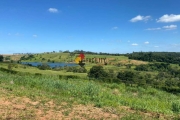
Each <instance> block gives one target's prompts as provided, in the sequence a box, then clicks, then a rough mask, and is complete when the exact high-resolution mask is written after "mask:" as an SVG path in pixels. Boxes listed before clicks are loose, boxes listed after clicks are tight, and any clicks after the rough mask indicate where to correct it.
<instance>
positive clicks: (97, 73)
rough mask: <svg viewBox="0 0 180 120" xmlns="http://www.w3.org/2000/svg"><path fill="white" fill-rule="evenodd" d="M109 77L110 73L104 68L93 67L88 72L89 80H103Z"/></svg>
mask: <svg viewBox="0 0 180 120" xmlns="http://www.w3.org/2000/svg"><path fill="white" fill-rule="evenodd" d="M107 76H108V73H107V72H106V71H105V70H104V69H103V67H102V66H93V67H92V68H91V69H90V71H89V72H88V77H89V78H95V79H103V78H106V77H107Z"/></svg>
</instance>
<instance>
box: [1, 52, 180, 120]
mask: <svg viewBox="0 0 180 120" xmlns="http://www.w3.org/2000/svg"><path fill="white" fill-rule="evenodd" d="M77 55H78V54H71V55H70V53H43V54H34V55H25V56H24V55H22V56H19V55H13V56H10V57H9V58H10V60H9V61H10V62H8V61H5V62H2V63H0V89H1V90H0V98H1V99H0V103H1V106H0V111H1V112H0V119H18V120H19V119H42V120H43V119H89V120H90V119H122V120H129V119H135V120H141V119H142V120H144V119H147V120H152V119H155V120H156V119H167V120H169V119H172V120H174V119H179V118H180V116H179V113H180V95H179V91H180V80H179V78H180V67H179V65H178V64H169V63H166V62H155V61H152V62H151V61H140V60H133V59H129V58H128V57H127V56H123V55H120V56H115V55H95V54H85V61H84V62H85V63H86V65H85V66H84V67H83V68H82V67H80V66H74V67H60V68H58V67H57V68H46V69H40V67H33V66H29V65H23V64H18V63H12V60H13V59H15V58H16V60H17V59H18V61H19V60H21V62H23V61H26V62H28V61H29V62H35V61H36V62H44V63H46V62H48V60H49V62H66V63H68V62H72V61H71V59H72V60H74V59H75V57H76V56H77ZM42 59H43V60H42ZM69 60H70V61H69ZM103 60H106V61H105V62H107V64H104V63H105V62H102V61H103ZM81 70H85V71H84V72H82V71H81ZM14 110H16V112H13V111H14Z"/></svg>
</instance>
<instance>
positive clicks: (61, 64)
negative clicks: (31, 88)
mask: <svg viewBox="0 0 180 120" xmlns="http://www.w3.org/2000/svg"><path fill="white" fill-rule="evenodd" d="M21 64H26V65H27V64H31V65H32V66H35V67H37V66H38V65H42V64H47V65H49V66H50V67H51V68H54V67H64V66H78V64H75V63H58V62H56V63H49V62H47V63H42V62H21Z"/></svg>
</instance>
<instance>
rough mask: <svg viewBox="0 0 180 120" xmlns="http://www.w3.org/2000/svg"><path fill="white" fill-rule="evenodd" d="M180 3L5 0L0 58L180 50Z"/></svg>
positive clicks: (1, 0)
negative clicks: (54, 54) (9, 55)
mask: <svg viewBox="0 0 180 120" xmlns="http://www.w3.org/2000/svg"><path fill="white" fill-rule="evenodd" d="M179 5H180V0H0V54H3V53H4V54H10V53H27V52H31V53H39V52H51V51H59V50H62V51H64V50H70V51H73V50H86V51H93V52H108V53H131V52H133V51H170V52H172V51H174V52H180V31H179V27H180V7H179Z"/></svg>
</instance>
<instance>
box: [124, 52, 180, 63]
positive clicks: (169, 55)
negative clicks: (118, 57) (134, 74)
mask: <svg viewBox="0 0 180 120" xmlns="http://www.w3.org/2000/svg"><path fill="white" fill-rule="evenodd" d="M127 56H128V58H129V59H135V60H143V61H149V62H153V61H158V62H167V63H174V64H180V61H179V60H180V59H179V58H180V53H179V52H133V53H131V54H127Z"/></svg>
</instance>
